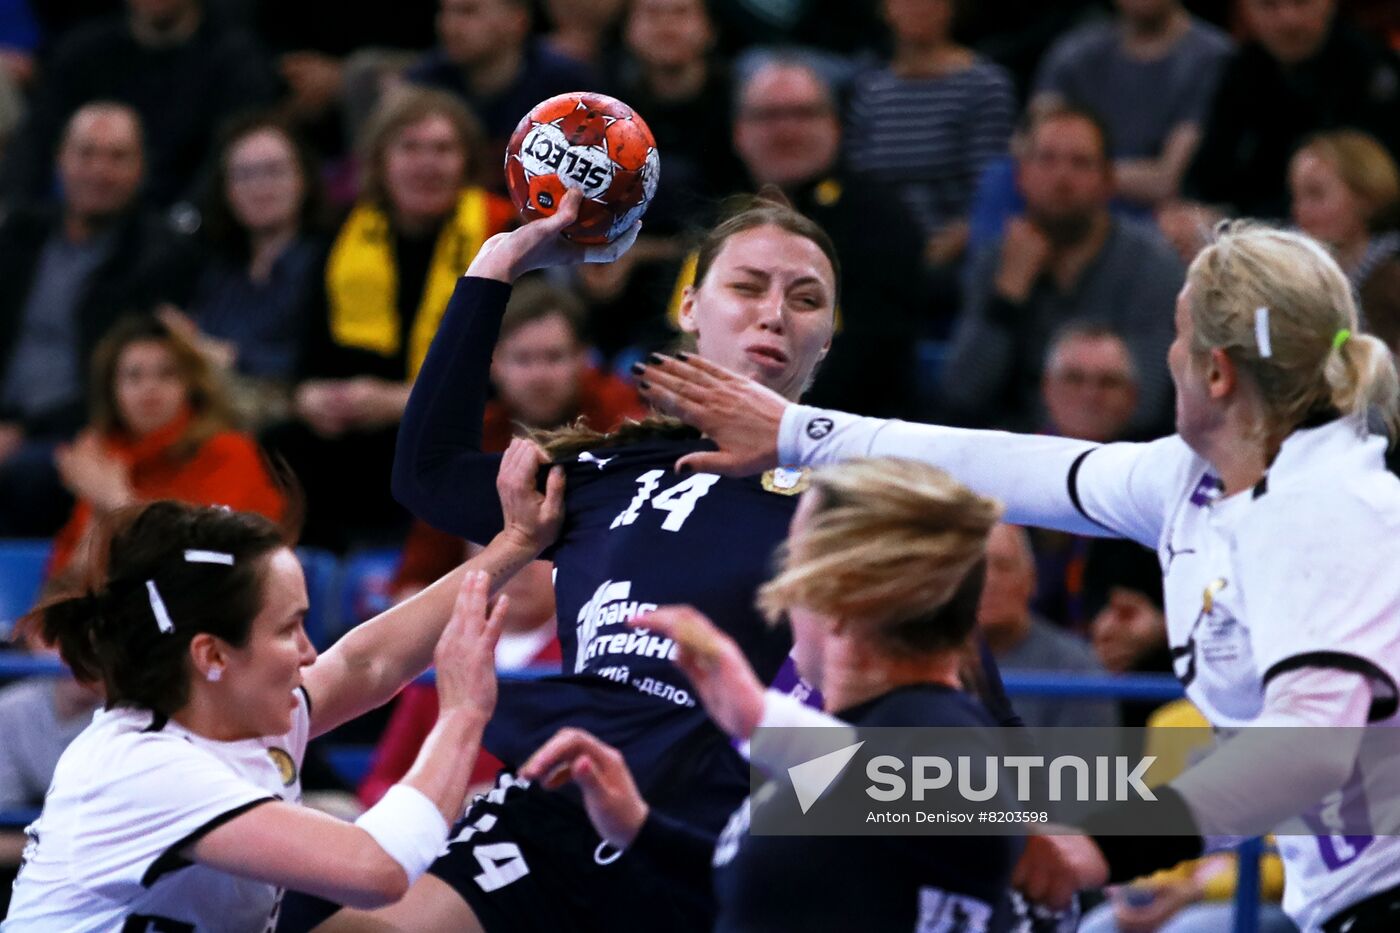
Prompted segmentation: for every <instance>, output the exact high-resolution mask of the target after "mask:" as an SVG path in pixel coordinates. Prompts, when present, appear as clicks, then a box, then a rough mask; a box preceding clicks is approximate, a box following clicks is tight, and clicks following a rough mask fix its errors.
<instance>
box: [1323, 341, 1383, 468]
mask: <svg viewBox="0 0 1400 933" xmlns="http://www.w3.org/2000/svg"><path fill="white" fill-rule="evenodd" d="M1334 344H1335V345H1334V346H1333V348H1332V352H1331V353H1329V354H1328V356H1327V363H1326V365H1325V366H1324V367H1323V376H1324V378H1326V380H1327V385H1328V387H1329V388H1330V389H1331V392H1332V404H1333V406H1334V407H1336V409H1337V410H1338V411H1340V412H1341V413H1342V414H1343V415H1354V416H1359V417H1364V416H1366V415H1367V414H1368V413H1369V412H1370V411H1372V410H1373V409H1374V411H1375V412H1376V414H1377V416H1378V417H1379V418H1380V419H1381V420H1382V421H1383V422H1384V424H1385V427H1386V430H1387V431H1388V432H1389V434H1390V437H1391V441H1392V443H1394V442H1395V441H1396V440H1397V439H1400V377H1397V375H1396V372H1395V358H1394V357H1393V356H1391V353H1390V348H1389V347H1387V346H1386V345H1385V342H1384V341H1382V340H1381V339H1380V338H1379V337H1373V336H1371V335H1370V334H1350V335H1347V336H1345V337H1344V338H1342V339H1338V340H1335V341H1334Z"/></svg>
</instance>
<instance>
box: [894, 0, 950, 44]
mask: <svg viewBox="0 0 1400 933" xmlns="http://www.w3.org/2000/svg"><path fill="white" fill-rule="evenodd" d="M885 22H887V23H889V25H890V31H891V32H893V33H894V37H895V40H896V41H898V42H903V43H906V44H908V45H936V44H938V43H940V42H945V41H947V39H948V35H949V33H951V32H952V31H953V0H885Z"/></svg>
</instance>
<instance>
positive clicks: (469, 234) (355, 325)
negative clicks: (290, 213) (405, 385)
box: [326, 188, 490, 382]
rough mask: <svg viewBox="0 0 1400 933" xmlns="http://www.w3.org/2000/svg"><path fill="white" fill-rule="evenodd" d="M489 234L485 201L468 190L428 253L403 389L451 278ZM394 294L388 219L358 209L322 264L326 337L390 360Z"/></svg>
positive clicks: (396, 328) (394, 342)
mask: <svg viewBox="0 0 1400 933" xmlns="http://www.w3.org/2000/svg"><path fill="white" fill-rule="evenodd" d="M489 234H490V224H489V221H488V204H487V194H486V192H485V191H483V190H482V189H480V188H468V189H466V190H465V191H463V192H462V196H461V198H460V199H459V200H458V201H457V210H456V211H455V212H454V213H453V215H452V217H451V218H450V219H449V220H448V221H447V225H446V226H444V227H443V228H442V232H441V233H440V234H438V238H437V245H436V246H435V247H434V248H433V259H432V263H431V264H430V265H429V266H428V279H427V281H426V282H425V283H424V285H423V297H422V298H421V299H420V300H419V302H418V313H417V314H416V315H415V316H414V318H413V327H412V329H411V331H410V332H409V335H408V380H409V381H410V382H411V381H413V379H414V378H415V377H416V376H417V375H418V369H419V367H421V366H422V365H423V357H424V356H426V355H427V353H428V345H429V344H430V343H432V341H433V335H434V334H435V333H437V329H438V323H439V322H441V321H442V315H443V312H444V311H446V310H447V301H448V299H450V298H451V297H452V290H453V289H454V288H456V286H457V279H458V278H459V277H460V276H461V275H462V273H463V272H465V271H466V269H467V264H468V263H470V262H471V260H472V257H474V256H475V255H476V254H477V251H478V250H480V249H481V244H482V243H484V242H485V241H486V238H487V236H488V235H489ZM398 289H399V282H398V267H397V266H396V265H395V261H394V249H393V234H392V232H391V231H390V228H389V218H388V217H387V216H386V215H385V214H384V212H383V211H381V210H380V209H379V208H377V207H375V206H374V205H372V204H358V205H356V206H355V209H354V210H352V211H351V212H350V216H349V217H347V218H346V220H345V223H344V225H343V226H342V227H341V228H340V233H339V234H338V235H337V236H336V238H335V245H334V246H332V247H331V254H330V259H329V260H328V261H327V263H326V294H327V296H328V297H329V299H330V329H331V337H332V338H334V340H335V342H336V343H337V344H339V345H340V346H343V347H354V348H356V349H360V350H368V351H370V352H371V353H379V354H381V355H383V356H393V355H395V354H396V353H398V352H399V349H400V332H401V331H402V329H403V324H402V321H401V320H400V317H399V312H400V309H399V307H398Z"/></svg>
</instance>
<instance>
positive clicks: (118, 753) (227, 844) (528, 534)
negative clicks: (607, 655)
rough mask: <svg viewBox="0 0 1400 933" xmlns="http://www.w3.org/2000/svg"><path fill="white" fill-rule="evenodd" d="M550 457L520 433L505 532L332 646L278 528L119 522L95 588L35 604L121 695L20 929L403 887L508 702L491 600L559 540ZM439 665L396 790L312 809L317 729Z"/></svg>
mask: <svg viewBox="0 0 1400 933" xmlns="http://www.w3.org/2000/svg"><path fill="white" fill-rule="evenodd" d="M538 466H539V459H538V456H537V453H536V451H535V449H534V448H533V447H532V446H530V445H527V444H525V443H524V442H523V441H522V442H519V443H517V445H515V446H514V447H513V448H512V449H511V450H510V451H509V452H508V453H507V454H506V457H505V460H504V461H503V464H502V468H501V479H500V492H501V499H502V503H503V506H504V509H505V514H506V516H507V519H506V525H505V530H504V531H502V532H501V534H500V535H498V536H497V537H496V538H495V540H493V541H492V543H491V545H490V546H489V547H488V548H487V549H486V550H485V551H483V552H482V553H481V554H480V555H478V556H477V557H476V558H474V559H473V560H472V561H470V562H469V563H468V564H467V565H466V567H465V569H461V570H457V571H454V572H453V573H452V574H450V575H449V576H448V577H445V578H443V579H442V580H440V581H439V582H438V583H436V584H434V585H433V586H432V587H429V588H428V589H427V590H425V591H424V592H423V593H422V594H420V595H419V596H417V597H414V598H413V599H412V600H409V601H407V602H405V603H403V604H401V605H399V606H397V607H395V608H394V609H391V610H389V611H388V612H386V613H384V614H383V615H381V616H379V617H378V618H376V619H373V620H371V621H369V622H367V623H365V624H364V625H363V626H360V627H359V628H357V629H355V630H354V631H353V632H351V633H350V634H349V635H347V636H346V637H345V638H343V639H341V640H340V641H339V642H338V643H337V644H336V645H335V646H334V647H333V648H331V649H330V650H329V651H327V652H326V653H325V654H324V655H322V656H321V657H319V658H318V657H317V656H316V652H315V649H313V648H312V647H311V644H310V642H308V641H307V638H306V632H305V630H304V629H303V627H302V619H303V617H304V616H305V614H306V610H307V596H306V585H305V582H304V580H303V577H302V569H301V565H300V564H299V563H298V561H297V558H296V556H295V555H294V554H293V553H292V551H291V550H290V549H289V548H288V547H287V545H286V543H285V541H284V538H283V536H282V533H281V530H280V529H278V528H277V527H276V526H274V525H273V524H272V523H270V522H269V521H267V520H266V519H264V518H262V517H260V516H257V515H252V514H248V513H240V512H232V511H229V510H227V509H219V508H207V507H197V506H190V505H184V504H180V503H175V502H156V503H153V504H150V505H148V506H145V507H144V508H142V509H140V510H137V511H134V512H132V513H130V514H128V515H126V516H124V521H121V522H120V523H119V524H118V525H117V526H116V527H115V528H114V530H113V532H112V534H111V535H110V537H109V539H108V541H107V543H106V546H105V547H104V548H103V549H102V550H103V552H102V558H103V560H102V564H103V565H104V566H103V571H102V573H101V581H100V583H98V585H97V586H95V587H94V588H93V589H92V590H90V591H89V592H87V593H85V594H84V595H82V596H78V597H72V598H68V599H62V600H59V601H56V602H52V603H49V604H47V605H45V606H42V607H40V608H39V609H38V610H36V611H35V613H34V614H33V619H34V622H35V624H36V625H37V628H38V629H39V632H40V633H41V634H42V636H43V637H44V638H45V639H46V640H47V641H49V642H52V643H56V644H57V645H58V647H59V649H60V651H61V652H62V654H63V657H64V659H65V660H66V661H67V662H68V664H69V665H70V666H71V667H72V669H73V672H74V674H75V675H77V676H78V677H79V679H81V680H84V681H91V682H95V683H100V684H101V686H102V689H103V691H104V693H105V696H106V700H107V702H106V708H105V709H103V710H102V711H100V712H99V713H97V715H96V716H95V717H94V720H93V723H92V725H91V726H90V727H89V728H88V729H87V730H85V731H84V732H83V733H82V734H81V735H79V736H78V737H77V738H76V739H75V740H74V741H73V743H72V745H70V746H69V748H68V749H67V751H65V752H64V754H63V757H62V758H61V759H60V760H59V763H58V767H57V769H56V770H55V773H54V779H53V783H52V785H51V787H50V789H49V792H48V795H47V797H46V799H45V803H44V810H43V813H42V814H41V815H40V817H39V819H38V820H37V821H36V822H35V823H34V824H33V825H32V826H30V827H29V829H28V830H27V832H28V834H29V837H30V842H29V845H28V847H27V848H26V850H25V863H24V865H23V866H22V868H21V869H20V873H19V878H18V881H17V882H16V886H15V892H14V897H13V900H12V901H11V905H10V914H9V917H8V919H6V921H5V922H4V925H3V928H4V930H5V931H6V933H10V931H14V933H18V931H29V930H36V931H38V930H43V931H50V930H65V931H87V930H91V931H99V930H100V931H107V930H116V929H122V930H162V931H165V930H172V931H178V930H231V931H252V930H263V929H271V928H272V926H273V924H274V923H275V921H276V915H277V907H278V903H279V899H280V892H281V889H282V888H294V889H296V890H300V891H306V892H310V893H313V894H317V895H320V896H323V897H327V898H335V899H338V900H340V901H343V902H345V903H351V904H358V905H360V906H365V907H369V906H378V905H382V904H386V903H390V902H392V901H394V900H397V899H398V898H399V897H401V896H402V895H403V893H404V892H405V891H406V890H407V889H408V887H409V885H410V884H411V883H412V882H413V881H415V880H416V879H417V878H418V877H420V876H421V875H422V874H423V872H424V871H425V870H426V869H427V867H428V865H429V864H430V863H431V862H432V860H433V859H435V858H436V857H437V855H438V853H439V852H440V851H441V850H442V848H443V846H444V845H445V844H446V842H447V831H448V827H449V825H450V824H451V822H452V821H453V820H455V819H456V818H457V816H458V815H459V814H460V813H461V810H462V805H463V799H464V797H465V794H466V786H467V780H468V777H469V775H470V773H471V768H472V764H473V762H474V761H475V758H476V752H477V748H478V746H479V742H480V738H481V731H482V729H483V728H484V726H485V724H486V720H487V719H488V718H489V717H490V715H491V711H492V708H493V707H494V705H495V699H496V683H495V677H494V676H493V662H494V650H495V643H496V638H497V636H498V635H499V633H500V623H501V619H502V618H503V615H504V608H505V607H504V599H501V600H498V602H497V605H496V607H495V608H494V609H493V611H491V612H490V614H489V615H488V613H487V611H486V605H487V598H488V596H489V594H490V592H491V589H492V588H493V586H498V585H499V584H500V583H502V582H503V581H504V580H505V579H506V578H508V577H509V576H510V575H511V574H513V573H514V572H515V571H517V570H518V569H519V568H521V567H523V566H524V565H525V564H527V563H529V562H530V561H531V560H532V559H534V557H535V556H536V555H537V554H538V553H539V551H540V550H541V549H542V548H543V547H544V546H545V545H546V544H548V543H549V542H550V541H551V540H552V539H553V536H554V534H556V533H557V531H558V523H559V517H560V516H561V515H562V509H561V502H562V492H563V487H562V484H561V482H560V480H559V477H558V476H557V475H556V476H555V477H554V478H553V479H552V481H551V483H550V492H549V495H548V496H547V497H546V496H541V495H539V494H538V493H537V492H536V491H535V488H534V481H535V474H536V470H537V468H538ZM458 590H460V592H457V591H458ZM454 593H457V595H456V597H455V598H456V602H455V606H454V602H453V600H454ZM449 615H450V621H449ZM434 646H436V655H435V653H434V651H435V649H434ZM434 657H436V661H437V666H438V682H437V683H438V687H437V689H438V696H439V700H440V713H439V716H438V721H437V725H436V726H435V728H434V729H433V731H432V733H431V734H430V735H429V737H428V739H427V741H426V742H425V744H424V746H423V750H422V752H421V753H420V754H419V757H418V760H417V761H416V762H415V763H414V765H413V767H412V768H411V769H410V770H409V772H408V774H407V775H406V776H405V777H404V779H403V781H401V782H400V783H398V784H396V785H394V786H393V787H392V788H390V790H389V791H388V793H387V794H385V796H384V798H383V799H382V800H381V801H380V802H379V803H378V804H376V805H375V806H374V807H372V808H370V809H369V810H368V811H367V812H366V813H365V814H364V815H363V816H361V817H360V818H359V819H358V820H357V821H356V822H355V823H354V824H350V823H346V822H343V821H341V820H337V819H334V818H332V817H329V816H326V815H324V814H321V813H317V812H315V811H313V810H309V809H304V808H302V807H299V806H297V801H298V800H299V798H300V796H301V787H300V773H299V772H300V767H301V761H302V756H303V753H304V752H305V750H306V743H307V740H308V739H309V738H312V737H314V736H316V735H318V734H320V733H323V732H326V731H327V730H329V729H332V728H334V727H335V726H337V725H339V724H340V723H342V722H345V721H346V720H348V719H351V718H353V717H355V716H358V715H360V714H361V713H363V712H365V711H367V710H369V709H372V708H373V707H375V706H378V705H380V704H382V703H384V702H385V701H387V700H388V699H389V698H391V697H392V696H393V695H394V694H396V693H397V692H398V691H399V690H400V689H401V688H402V687H403V686H404V685H405V684H406V683H408V682H409V681H410V680H412V679H413V678H414V677H416V676H417V675H418V674H420V673H422V671H423V670H424V669H425V668H426V667H427V666H428V664H429V663H430V662H431V661H433V660H434Z"/></svg>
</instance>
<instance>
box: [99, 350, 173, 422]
mask: <svg viewBox="0 0 1400 933" xmlns="http://www.w3.org/2000/svg"><path fill="white" fill-rule="evenodd" d="M114 379H115V382H116V385H114V386H113V387H112V389H113V393H112V394H113V395H114V396H115V398H116V402H117V406H116V407H117V416H118V417H119V418H121V421H122V424H123V425H125V426H126V429H127V431H128V432H129V433H131V434H133V435H135V436H136V437H145V436H146V435H147V434H150V433H151V432H152V431H157V430H159V429H161V428H163V427H165V426H166V425H168V424H170V422H172V421H174V420H175V418H176V417H178V416H179V414H180V412H181V411H182V410H183V409H184V406H185V403H186V401H187V400H188V398H189V392H188V390H187V389H186V386H185V380H184V378H183V377H182V376H181V374H180V367H179V364H178V363H177V362H176V361H175V354H173V353H172V352H171V351H170V347H169V346H167V345H166V344H165V343H164V342H163V341H160V340H135V341H132V342H131V343H129V344H127V345H126V346H125V347H123V348H122V351H121V353H120V354H118V355H117V366H116V373H115V375H114Z"/></svg>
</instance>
